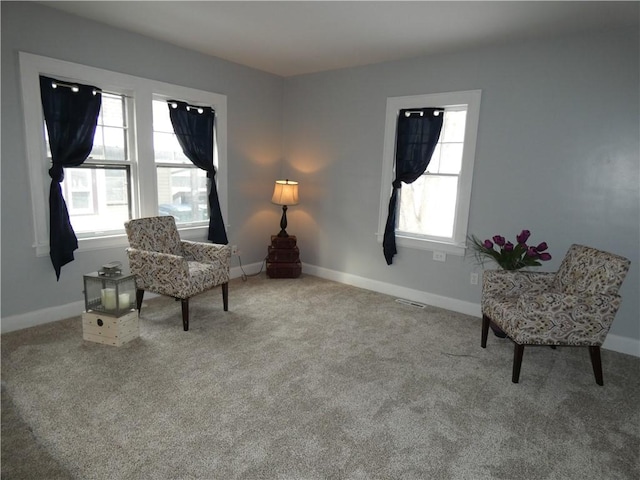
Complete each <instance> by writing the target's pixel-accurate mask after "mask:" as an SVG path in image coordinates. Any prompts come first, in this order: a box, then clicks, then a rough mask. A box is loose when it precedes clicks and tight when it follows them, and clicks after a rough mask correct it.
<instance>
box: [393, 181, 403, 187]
mask: <svg viewBox="0 0 640 480" xmlns="http://www.w3.org/2000/svg"><path fill="white" fill-rule="evenodd" d="M393 188H402V180H394V181H393Z"/></svg>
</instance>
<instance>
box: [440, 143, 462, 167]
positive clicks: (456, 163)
mask: <svg viewBox="0 0 640 480" xmlns="http://www.w3.org/2000/svg"><path fill="white" fill-rule="evenodd" d="M462 146H463V144H462V143H444V144H442V145H441V151H442V155H441V157H440V170H439V172H438V173H452V174H455V175H457V174H459V173H460V169H461V168H462Z"/></svg>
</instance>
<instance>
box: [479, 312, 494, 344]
mask: <svg viewBox="0 0 640 480" xmlns="http://www.w3.org/2000/svg"><path fill="white" fill-rule="evenodd" d="M489 323H491V320H489V317H487V316H486V315H484V314H483V315H482V338H481V339H480V346H481V347H482V348H487V336H488V335H489Z"/></svg>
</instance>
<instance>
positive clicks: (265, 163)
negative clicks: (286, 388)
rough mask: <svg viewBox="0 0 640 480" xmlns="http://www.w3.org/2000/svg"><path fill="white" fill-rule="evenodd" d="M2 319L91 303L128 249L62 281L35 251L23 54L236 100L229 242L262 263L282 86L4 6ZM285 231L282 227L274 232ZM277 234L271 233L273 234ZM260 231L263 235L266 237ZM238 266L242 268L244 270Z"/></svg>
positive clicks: (105, 253)
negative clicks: (111, 265)
mask: <svg viewBox="0 0 640 480" xmlns="http://www.w3.org/2000/svg"><path fill="white" fill-rule="evenodd" d="M0 5H1V8H2V317H3V318H4V317H6V316H10V315H16V314H20V313H24V312H29V311H34V310H39V309H42V308H46V307H51V306H56V305H65V304H68V303H71V302H76V301H79V300H82V298H83V296H82V275H83V274H84V273H88V272H92V271H95V270H96V269H97V268H98V267H99V266H100V265H102V264H104V263H106V262H107V261H110V260H120V261H122V262H123V263H124V264H125V265H126V256H125V253H124V247H123V248H117V249H107V250H96V251H92V252H76V255H75V257H76V260H75V261H74V262H72V263H70V264H68V265H66V266H64V267H63V268H62V275H61V277H60V281H59V282H56V278H55V273H54V271H53V269H52V267H51V262H50V260H49V257H48V256H47V257H41V258H37V257H36V256H35V250H34V249H33V248H32V247H31V245H32V243H33V238H34V234H33V226H32V215H31V199H30V195H29V178H28V173H27V162H26V159H25V144H24V127H23V115H22V106H21V101H20V86H19V81H20V75H19V69H18V52H19V51H25V52H29V53H34V54H37V55H44V56H48V57H53V58H58V59H62V60H67V61H71V62H76V63H81V64H84V65H89V66H94V67H98V68H103V69H107V70H112V71H116V72H121V73H126V74H130V75H136V76H139V77H145V78H149V79H153V80H158V81H163V82H168V83H173V84H177V85H182V86H186V87H191V88H197V89H202V90H208V91H213V92H216V93H221V94H224V95H227V106H228V117H227V119H228V152H227V153H228V163H229V165H228V183H229V215H228V217H229V218H227V219H226V221H227V223H229V224H231V227H230V228H229V231H228V234H229V241H230V242H231V243H237V244H238V245H240V247H241V249H242V250H243V252H244V253H243V259H244V255H245V254H246V255H247V257H248V258H249V259H250V258H253V259H254V260H253V261H257V259H258V258H260V255H264V253H265V252H266V246H267V244H268V235H269V232H270V230H273V229H274V228H275V226H277V222H278V218H279V216H278V215H279V214H278V211H277V208H274V209H273V211H272V212H268V211H267V212H265V214H264V215H256V212H259V211H261V210H263V209H264V206H265V202H267V203H268V201H269V199H270V198H271V193H272V191H273V184H272V182H273V180H275V179H276V178H277V177H278V176H279V174H280V170H281V163H282V153H281V148H282V88H283V81H282V79H281V78H280V77H277V76H274V75H270V74H266V73H263V72H259V71H257V70H253V69H250V68H247V67H244V66H240V65H237V64H233V63H230V62H226V61H223V60H220V59H216V58H212V57H207V56H205V55H201V54H198V53H195V52H191V51H189V50H185V49H181V48H178V47H174V46H172V45H169V44H165V43H161V42H157V41H154V40H151V39H149V38H146V37H143V36H139V35H134V34H130V33H126V32H123V31H120V30H116V29H113V28H111V27H108V26H105V25H101V24H98V23H95V22H90V21H86V20H82V19H80V18H78V17H75V16H71V15H67V14H65V13H62V12H59V11H57V10H54V9H50V8H48V7H44V6H41V5H38V4H34V3H31V2H17V3H13V2H2V3H1V4H0ZM274 225H275V226H274ZM270 227H271V228H270ZM256 232H257V233H256ZM235 262H236V260H235V259H234V263H233V265H234V266H236V265H237V263H235Z"/></svg>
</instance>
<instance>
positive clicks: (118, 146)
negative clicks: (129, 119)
mask: <svg viewBox="0 0 640 480" xmlns="http://www.w3.org/2000/svg"><path fill="white" fill-rule="evenodd" d="M103 135H104V151H105V155H106V158H107V159H109V160H125V158H126V155H125V131H124V130H123V129H122V128H114V127H104V130H103Z"/></svg>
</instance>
